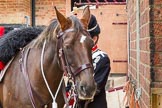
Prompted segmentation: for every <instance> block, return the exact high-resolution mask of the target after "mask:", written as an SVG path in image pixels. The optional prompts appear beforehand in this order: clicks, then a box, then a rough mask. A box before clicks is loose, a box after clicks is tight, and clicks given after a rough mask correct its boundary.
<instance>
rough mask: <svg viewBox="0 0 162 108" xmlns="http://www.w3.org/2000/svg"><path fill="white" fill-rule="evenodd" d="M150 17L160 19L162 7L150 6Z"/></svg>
mask: <svg viewBox="0 0 162 108" xmlns="http://www.w3.org/2000/svg"><path fill="white" fill-rule="evenodd" d="M150 18H151V20H152V21H159V20H162V7H161V6H155V7H152V8H151V10H150Z"/></svg>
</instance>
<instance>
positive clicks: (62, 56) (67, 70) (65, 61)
mask: <svg viewBox="0 0 162 108" xmlns="http://www.w3.org/2000/svg"><path fill="white" fill-rule="evenodd" d="M72 31H75V30H74V29H72V28H71V29H67V30H65V31H64V32H62V31H61V32H59V33H58V35H57V39H58V42H57V51H58V55H59V58H60V59H59V60H60V62H61V65H62V69H63V71H64V72H65V74H70V75H72V76H73V78H74V77H75V76H77V75H78V74H80V73H81V72H82V71H83V70H85V69H88V68H92V65H91V64H90V63H87V64H83V65H81V66H80V67H78V68H77V69H76V70H75V71H74V72H72V70H71V66H70V65H69V63H68V59H67V56H66V54H65V53H64V49H63V37H64V34H65V33H68V32H72Z"/></svg>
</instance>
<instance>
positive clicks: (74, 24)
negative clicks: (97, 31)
mask: <svg viewBox="0 0 162 108" xmlns="http://www.w3.org/2000/svg"><path fill="white" fill-rule="evenodd" d="M55 10H56V15H57V19H58V21H59V24H60V28H61V30H60V32H59V33H58V40H59V42H58V43H59V44H58V46H57V47H58V50H59V51H58V52H61V54H60V53H59V54H58V55H60V56H59V58H61V59H62V60H60V62H61V63H60V64H62V67H63V68H64V69H65V70H66V71H67V72H68V74H70V75H71V76H72V77H73V79H74V82H75V86H76V89H77V92H78V95H79V99H83V100H85V99H86V100H87V99H92V98H93V96H94V94H95V91H96V83H95V81H94V77H93V73H94V70H93V66H92V53H91V49H92V47H93V45H94V43H93V40H92V39H91V37H90V35H89V33H88V32H87V30H86V29H87V28H88V23H89V19H90V10H89V7H86V8H85V10H84V12H83V16H82V18H81V19H78V18H77V17H75V16H71V17H68V18H65V17H64V15H62V14H61V13H60V12H59V11H58V10H57V9H56V8H55Z"/></svg>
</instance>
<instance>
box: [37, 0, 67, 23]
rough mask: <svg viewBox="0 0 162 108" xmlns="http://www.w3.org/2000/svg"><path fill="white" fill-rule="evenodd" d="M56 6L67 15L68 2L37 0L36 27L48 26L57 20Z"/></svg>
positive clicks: (62, 0) (64, 0)
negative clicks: (51, 21) (53, 20)
mask: <svg viewBox="0 0 162 108" xmlns="http://www.w3.org/2000/svg"><path fill="white" fill-rule="evenodd" d="M69 5H70V4H69ZM54 6H56V7H57V9H58V10H59V11H60V12H61V13H63V14H64V15H65V13H66V0H36V25H48V24H49V22H50V20H52V19H54V18H55V10H54Z"/></svg>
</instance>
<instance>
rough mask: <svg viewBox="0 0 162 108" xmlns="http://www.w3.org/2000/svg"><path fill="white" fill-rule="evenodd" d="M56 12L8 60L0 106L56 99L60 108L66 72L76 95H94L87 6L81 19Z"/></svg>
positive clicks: (44, 104)
mask: <svg viewBox="0 0 162 108" xmlns="http://www.w3.org/2000/svg"><path fill="white" fill-rule="evenodd" d="M55 12H56V17H57V19H54V20H52V21H51V23H50V24H49V26H48V27H47V28H46V29H45V30H43V32H42V33H41V34H40V35H39V36H38V37H37V38H36V39H34V40H33V41H31V42H30V43H29V44H28V45H27V46H25V47H24V48H22V49H21V51H19V52H18V53H17V54H16V55H15V56H14V57H13V58H12V60H11V61H10V64H9V65H8V67H7V69H6V73H5V77H4V78H3V81H2V82H1V83H0V106H1V108H52V107H53V106H52V105H55V104H53V103H55V101H56V102H57V104H58V108H62V107H63V104H62V103H64V102H63V100H62V98H63V97H62V96H63V95H58V97H57V94H58V90H59V88H60V85H61V84H62V79H63V75H64V74H65V73H67V74H69V75H70V76H71V77H72V78H73V79H74V82H75V88H76V91H77V95H78V98H79V99H82V100H92V99H93V97H94V95H95V92H96V83H95V80H94V78H93V73H94V72H93V67H92V53H91V48H92V47H93V45H94V43H93V40H92V39H91V37H90V35H89V33H88V32H87V30H86V29H87V27H88V22H89V19H90V10H89V8H88V7H87V8H85V10H84V12H83V16H82V18H81V19H78V18H77V17H75V16H73V15H72V16H70V17H67V18H66V17H65V16H64V15H63V14H61V13H60V12H59V11H58V10H57V9H56V8H55ZM59 93H60V91H59ZM54 95H55V96H54ZM59 99H61V100H59ZM52 102H53V103H52Z"/></svg>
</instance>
